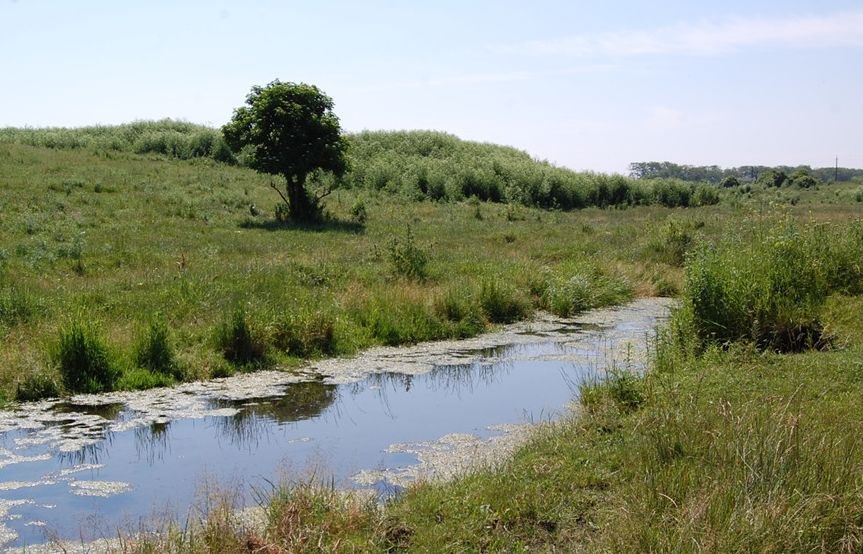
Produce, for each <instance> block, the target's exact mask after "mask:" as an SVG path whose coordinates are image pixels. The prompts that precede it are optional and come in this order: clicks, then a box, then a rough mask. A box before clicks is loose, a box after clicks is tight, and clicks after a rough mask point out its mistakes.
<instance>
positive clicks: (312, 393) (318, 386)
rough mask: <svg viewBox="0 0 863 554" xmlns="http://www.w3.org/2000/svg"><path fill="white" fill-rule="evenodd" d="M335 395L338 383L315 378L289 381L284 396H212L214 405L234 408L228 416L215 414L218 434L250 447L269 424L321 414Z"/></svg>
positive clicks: (332, 401)
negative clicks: (240, 399) (253, 398)
mask: <svg viewBox="0 0 863 554" xmlns="http://www.w3.org/2000/svg"><path fill="white" fill-rule="evenodd" d="M337 398H338V386H337V385H328V384H325V383H321V382H319V381H307V382H303V383H293V384H290V385H288V386H287V387H286V388H285V394H284V396H280V397H277V398H263V399H255V400H242V401H233V400H213V401H212V405H213V407H214V408H237V409H239V411H238V412H237V413H236V414H234V415H232V416H228V417H221V418H218V426H219V429H220V431H221V432H222V435H223V436H225V437H226V438H228V439H229V440H230V441H231V442H234V443H235V444H237V445H239V446H245V447H250V448H253V447H255V446H256V445H257V444H258V442H259V441H260V440H261V438H263V437H264V436H266V434H267V433H269V432H270V430H271V427H270V425H269V424H271V423H277V424H283V423H292V422H295V421H302V420H305V419H312V418H315V417H318V416H319V415H321V414H322V413H323V412H324V411H325V410H326V409H327V408H329V407H330V406H332V405H333V403H334V402H335V401H336V399H337Z"/></svg>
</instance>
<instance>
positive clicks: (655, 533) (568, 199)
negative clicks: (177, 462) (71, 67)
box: [0, 122, 863, 552]
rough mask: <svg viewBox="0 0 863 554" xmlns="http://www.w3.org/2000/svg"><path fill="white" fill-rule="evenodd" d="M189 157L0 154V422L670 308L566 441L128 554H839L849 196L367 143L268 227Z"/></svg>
mask: <svg viewBox="0 0 863 554" xmlns="http://www.w3.org/2000/svg"><path fill="white" fill-rule="evenodd" d="M213 133H214V131H212V130H208V129H205V128H198V127H195V126H187V125H186V124H178V123H176V122H160V123H138V124H132V125H129V126H121V127H116V128H91V129H79V130H2V131H0V139H2V140H0V183H2V188H0V200H2V205H3V214H4V217H3V219H2V221H0V229H2V233H0V348H2V350H0V390H2V391H3V392H2V394H3V398H4V399H5V400H6V401H10V400H13V399H14V398H16V397H17V398H19V399H21V400H26V399H34V398H39V397H41V396H48V395H55V394H61V393H68V392H72V391H77V390H81V391H95V390H107V389H110V388H118V387H120V388H141V387H147V386H154V385H158V384H167V383H171V382H176V381H178V380H190V379H198V378H208V377H213V376H222V375H228V374H231V373H234V372H237V371H251V370H254V369H256V368H262V367H278V368H281V369H285V370H290V369H291V368H296V367H299V366H300V365H301V364H302V363H303V360H304V359H307V358H310V357H319V356H333V355H343V354H349V353H353V352H356V351H358V350H359V349H363V348H367V347H369V346H373V345H380V344H392V345H395V344H405V343H413V342H418V341H424V340H435V339H443V338H458V337H465V336H471V335H474V334H476V333H478V332H480V331H482V330H486V329H489V328H491V327H493V326H495V325H497V324H499V323H504V322H510V321H514V320H518V319H523V318H526V317H529V316H530V315H531V314H533V313H534V312H535V311H537V310H548V311H551V312H553V313H556V314H558V315H561V316H567V315H572V314H574V313H578V312H579V311H582V310H585V309H587V308H590V307H595V306H601V305H613V304H618V303H621V302H622V301H624V300H626V299H629V298H632V297H636V296H647V295H656V294H663V295H670V296H679V298H680V299H681V307H680V309H679V310H678V311H677V312H676V313H675V315H674V317H673V318H672V321H671V322H670V323H669V325H668V327H667V329H665V330H664V332H663V333H662V334H661V335H660V337H659V338H658V340H657V341H656V344H655V345H654V359H653V362H652V366H651V368H650V370H649V371H648V372H647V373H646V374H645V375H636V374H633V373H632V372H629V371H626V368H619V371H617V370H616V371H612V372H610V373H609V377H608V379H607V380H605V381H602V382H599V383H593V384H590V385H587V386H585V387H584V388H583V389H582V390H581V391H580V398H581V402H582V409H581V410H580V411H579V415H578V417H573V418H571V419H565V420H562V421H559V422H556V423H554V424H552V425H550V426H549V427H548V428H547V429H546V430H544V431H542V432H540V433H539V434H538V435H537V437H536V439H535V440H534V441H533V442H531V443H530V444H529V445H528V446H527V447H526V448H524V449H522V450H520V451H519V452H518V453H517V454H516V455H515V456H514V458H513V459H512V460H510V461H508V462H506V463H505V464H503V465H502V466H500V467H497V468H494V469H485V470H477V471H476V472H473V473H470V474H469V475H465V476H463V477H461V478H458V479H456V480H454V481H452V482H449V483H444V484H441V483H421V484H418V485H416V486H413V487H410V488H408V489H407V490H406V491H405V492H404V493H403V494H402V495H400V496H398V497H397V498H396V499H394V500H392V501H391V502H389V503H388V504H386V505H385V506H383V507H381V506H378V505H377V504H375V503H374V502H369V501H366V500H364V499H361V498H352V497H345V496H344V495H342V494H339V493H336V492H334V491H332V490H331V489H328V488H327V487H325V486H323V487H322V486H320V485H319V484H316V483H311V484H301V485H299V486H297V485H296V484H295V485H293V486H286V487H284V488H279V489H277V490H276V491H275V492H274V494H273V495H272V498H270V499H268V503H267V504H266V507H267V524H266V525H265V526H264V528H263V529H249V528H247V527H245V526H244V525H242V524H241V523H240V522H239V520H237V519H236V518H235V515H234V514H233V513H232V512H231V511H230V510H227V509H224V510H222V509H217V508H214V509H213V511H212V512H211V513H209V514H208V518H207V519H206V522H205V523H202V524H201V526H199V527H197V528H194V529H193V528H189V529H185V530H183V531H182V532H174V531H176V530H174V531H170V532H167V533H166V534H165V535H164V536H162V537H160V538H156V539H153V541H154V542H153V543H147V542H146V541H145V542H141V543H135V544H134V545H132V544H131V543H130V546H129V549H130V550H136V549H137V550H141V551H147V549H150V550H151V551H162V550H176V551H207V550H221V551H238V552H241V551H248V550H254V549H255V548H258V549H264V548H266V549H269V550H268V551H273V552H280V551H302V550H304V549H305V550H310V551H311V550H315V549H319V548H324V549H332V550H337V549H350V548H355V549H358V550H388V549H396V550H416V551H423V550H428V549H435V548H440V549H443V550H455V551H458V550H477V551H479V550H501V549H517V548H518V547H525V548H528V549H552V548H555V547H557V548H560V549H563V550H568V549H573V548H583V549H587V550H591V549H593V550H597V551H632V550H635V551H639V550H641V551H644V550H649V551H650V550H652V551H667V550H675V549H690V548H691V549H693V550H708V551H735V550H740V551H743V550H747V551H752V550H761V551H764V550H773V551H812V550H826V551H847V552H854V551H859V550H860V548H861V545H863V526H861V519H860V518H861V514H863V501H861V498H863V496H861V490H863V481H861V478H860V475H863V450H861V445H860V440H859V437H858V436H857V435H856V434H855V433H854V432H853V431H849V430H854V429H858V428H859V427H860V425H861V424H863V421H861V416H860V410H859V399H860V395H861V393H863V377H861V375H863V374H861V365H860V363H859V360H860V358H861V347H863V328H861V325H860V321H859V317H858V315H859V312H860V309H861V307H863V306H861V300H860V293H861V288H863V262H861V260H863V246H861V245H863V234H861V227H860V225H861V224H860V216H861V211H863V203H861V198H863V195H861V192H860V191H861V184H860V182H859V181H854V180H853V179H854V178H855V177H853V176H851V177H849V180H848V181H845V182H840V183H830V184H827V183H824V182H820V183H819V182H811V181H808V180H806V179H805V175H802V174H801V175H797V176H796V177H795V178H794V179H792V182H791V184H790V185H789V184H786V183H784V182H783V183H780V185H779V186H777V185H776V179H775V178H774V177H775V175H774V176H771V175H768V176H765V177H764V178H763V179H761V180H760V181H759V179H757V178H755V179H752V180H751V181H747V182H741V181H740V180H738V182H737V183H731V184H730V185H729V186H724V187H723V186H719V185H718V184H694V183H691V182H686V181H681V180H675V179H671V178H666V177H663V178H660V179H656V180H651V179H630V178H626V177H622V176H606V175H594V174H580V173H574V172H571V171H568V170H565V169H562V168H557V167H554V166H552V165H550V164H547V163H544V162H538V161H535V160H531V159H530V158H529V156H527V155H526V154H524V153H522V152H519V151H517V150H514V149H511V148H502V147H497V146H493V145H488V144H478V143H469V142H464V141H460V140H458V139H456V138H455V137H452V136H450V135H445V134H441V133H430V132H416V133H378V132H369V133H361V134H358V135H354V136H351V137H349V139H348V140H349V143H350V150H349V157H350V169H349V170H348V171H347V172H346V173H345V174H344V175H343V176H342V177H341V178H340V179H341V180H342V181H341V182H340V183H339V184H340V185H341V188H340V189H338V190H336V191H335V192H334V193H332V194H331V195H329V196H328V197H327V198H326V201H325V209H326V213H327V215H326V217H325V218H324V219H322V220H320V221H317V222H314V223H305V224H297V223H290V222H287V223H286V222H280V221H278V220H277V218H276V217H275V211H276V206H277V205H278V203H279V202H280V200H279V199H278V197H275V195H274V194H273V193H272V190H271V189H270V178H269V177H267V176H262V175H259V174H256V173H255V172H253V171H251V170H249V169H248V168H246V167H245V166H244V165H243V163H244V161H243V157H242V153H233V152H230V149H226V148H224V147H223V145H222V143H221V142H220V137H219V136H218V134H215V135H213ZM194 137H197V138H194ZM206 137H209V138H206ZM163 143H164V146H163V145H162V144H163ZM198 143H200V144H201V146H200V147H198V146H194V147H193V144H198ZM204 143H206V145H205V144H204ZM148 145H150V146H148ZM152 145H155V146H152ZM169 145H172V146H169ZM205 146H206V147H205ZM193 152H194V153H193ZM786 177H787V176H786ZM329 178H330V177H327V176H325V175H314V176H312V179H322V180H326V179H329ZM795 180H796V181H797V184H794V181H795ZM323 184H324V185H326V183H323Z"/></svg>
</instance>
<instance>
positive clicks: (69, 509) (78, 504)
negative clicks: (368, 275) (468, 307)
mask: <svg viewBox="0 0 863 554" xmlns="http://www.w3.org/2000/svg"><path fill="white" fill-rule="evenodd" d="M641 308H643V309H639V306H638V305H636V306H635V307H634V308H633V307H630V308H629V310H630V312H631V313H626V312H625V311H623V312H621V311H616V312H612V315H611V316H610V317H605V318H603V317H593V319H591V317H587V318H585V320H584V321H583V322H581V323H579V322H557V321H553V322H547V324H545V325H541V326H538V328H539V329H540V330H536V329H534V328H529V327H522V328H519V329H512V330H510V331H509V332H510V333H511V335H507V336H504V337H503V338H505V339H506V340H509V341H511V343H510V344H495V342H500V340H497V341H494V340H493V341H491V344H490V345H485V346H483V345H484V344H486V343H484V342H482V340H479V341H473V342H471V341H466V342H465V343H464V345H460V346H462V348H458V347H454V346H453V345H452V344H450V345H449V346H447V347H446V348H445V349H440V350H439V351H438V352H437V353H436V354H435V353H429V350H428V348H442V347H440V346H438V347H425V346H422V347H417V348H414V349H390V350H386V352H385V353H383V354H380V355H378V356H377V357H376V358H374V359H375V360H377V362H375V363H373V364H369V363H368V360H365V361H364V360H363V358H362V356H361V357H360V358H358V359H357V360H355V361H353V362H352V361H345V360H342V361H341V362H340V363H341V364H342V365H343V366H344V367H345V368H346V370H345V371H346V372H341V373H339V372H335V371H333V372H330V373H329V374H326V372H325V369H322V368H318V370H319V371H322V372H324V373H323V374H319V375H316V376H303V377H299V378H292V380H293V382H285V383H280V382H279V381H274V382H269V383H268V385H267V386H266V387H263V391H262V393H261V395H260V396H255V394H254V390H252V389H249V388H245V389H243V391H244V392H243V394H239V395H238V394H236V392H237V390H238V386H239V385H237V383H239V381H237V382H232V381H229V380H228V381H226V382H225V383H223V385H222V386H223V388H222V389H219V390H221V391H223V393H222V392H220V393H219V394H215V393H213V392H212V390H209V389H195V388H194V387H192V388H187V389H183V388H180V389H179V390H173V391H164V392H161V393H160V392H159V391H150V392H146V393H124V394H118V395H114V396H103V397H98V398H94V397H76V398H74V399H73V400H72V401H66V402H43V403H36V404H32V405H25V406H22V407H21V408H20V409H19V410H18V411H16V412H5V413H3V415H4V416H5V420H4V419H3V418H2V417H0V545H2V546H6V547H20V546H24V545H31V544H37V543H43V542H45V541H46V540H51V539H54V538H63V539H75V540H79V539H80V540H83V541H88V540H93V539H96V538H100V537H103V536H112V535H114V536H115V535H116V529H117V528H118V527H121V528H125V529H137V528H138V526H139V524H140V523H141V522H142V521H146V520H147V519H148V518H152V517H154V516H157V519H158V516H164V515H165V514H167V515H170V516H172V517H175V518H179V519H180V520H182V519H183V518H184V517H186V515H187V513H188V510H189V507H190V506H193V509H194V507H196V506H197V507H199V508H201V509H204V504H205V503H206V501H205V497H206V493H207V491H208V490H212V488H213V487H214V485H215V486H218V487H219V488H222V489H228V490H233V491H236V492H237V494H238V495H240V496H241V497H244V498H245V500H246V501H248V502H249V503H251V502H253V498H254V492H255V491H266V490H268V488H269V487H270V486H271V483H275V482H279V481H280V480H281V479H283V478H286V477H287V478H303V477H308V476H309V475H312V474H314V475H315V476H317V477H318V478H326V479H332V480H333V481H334V483H335V484H336V485H337V486H342V487H351V486H359V485H358V484H357V483H356V482H355V481H353V480H352V479H351V477H352V476H356V475H357V474H359V473H360V472H364V471H365V472H367V471H368V470H381V471H379V472H378V473H374V472H373V473H372V474H377V475H380V477H379V478H376V479H377V480H372V481H371V482H370V483H369V482H368V481H365V482H366V483H367V484H370V485H371V486H373V487H374V488H376V489H377V490H378V491H379V492H382V493H391V492H393V491H394V490H398V486H397V485H395V484H393V482H390V480H389V479H388V478H387V474H388V473H387V472H398V471H399V470H400V469H403V468H405V467H408V466H412V465H413V464H416V463H417V461H418V460H417V455H416V453H415V451H414V450H412V449H410V448H401V449H400V448H392V445H394V444H399V443H417V442H424V441H428V442H433V441H437V440H438V439H440V438H441V437H444V436H445V435H450V434H452V433H470V434H472V435H474V436H476V437H479V438H480V439H483V438H488V437H491V436H492V435H494V434H495V433H498V432H499V431H495V430H493V429H496V428H495V427H493V426H495V425H498V424H519V423H530V422H538V421H544V420H548V419H551V418H555V417H558V416H559V415H561V414H562V413H563V411H564V410H565V409H566V405H567V403H568V402H569V401H570V400H571V399H572V398H573V395H574V394H575V393H577V385H578V383H579V382H581V381H582V380H583V379H585V378H589V377H590V378H595V377H596V376H597V375H601V374H602V371H603V368H604V367H606V365H607V364H608V363H610V362H611V360H612V358H614V357H615V356H617V358H618V360H617V362H616V363H627V364H630V365H632V366H637V365H638V363H639V362H638V360H639V359H640V358H639V356H637V355H636V354H634V352H637V351H640V350H643V347H644V344H645V342H646V340H647V337H648V335H649V333H650V330H651V329H652V327H653V326H654V325H655V323H656V321H657V319H658V318H661V317H663V316H664V314H665V304H660V305H657V306H652V305H651V306H648V308H644V307H641ZM486 342H488V341H486ZM465 345H467V346H465ZM626 345H629V346H626ZM614 352H617V354H614ZM621 352H623V353H624V354H623V358H625V359H624V360H623V361H621V354H620V353H621ZM380 360H383V362H381V361H380ZM417 360H419V361H421V362H422V363H424V364H426V365H425V366H423V367H424V370H423V371H417V372H414V373H410V372H408V373H403V372H395V371H386V370H381V367H382V365H383V366H386V365H387V364H390V361H391V362H392V363H391V365H392V366H393V367H398V368H400V369H402V370H404V369H405V367H404V364H405V363H407V361H411V363H413V362H416V361H417ZM435 360H437V361H438V362H440V361H441V360H442V361H443V362H444V363H437V362H436V361H435ZM352 364H354V365H353V366H352ZM364 364H365V365H369V367H371V366H374V368H373V369H372V370H370V371H372V372H371V373H366V374H365V375H363V376H361V377H360V378H358V379H356V380H354V381H352V382H351V380H350V379H347V378H346V377H345V375H356V373H355V370H356V366H363V365H364ZM360 374H362V372H360ZM277 378H278V376H277ZM290 380H291V379H289V381H290ZM235 385H236V386H235ZM202 386H203V385H202ZM207 386H209V385H207ZM181 407H182V409H181ZM184 410H185V411H184Z"/></svg>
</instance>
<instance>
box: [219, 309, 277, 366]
mask: <svg viewBox="0 0 863 554" xmlns="http://www.w3.org/2000/svg"><path fill="white" fill-rule="evenodd" d="M216 344H217V345H218V347H219V349H220V350H221V352H222V356H224V358H225V360H227V361H229V362H231V363H233V364H236V365H240V366H253V365H261V364H263V363H264V362H265V361H266V356H267V346H268V345H267V341H266V338H265V337H264V336H263V332H262V331H261V330H260V329H258V328H255V327H253V326H252V324H251V323H250V321H249V316H248V314H247V313H246V310H245V309H243V308H241V307H238V308H235V309H234V311H233V312H232V313H231V316H230V317H229V318H228V319H226V320H225V321H224V322H222V324H221V325H220V326H219V328H218V329H217V332H216Z"/></svg>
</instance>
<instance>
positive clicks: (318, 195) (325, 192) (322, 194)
mask: <svg viewBox="0 0 863 554" xmlns="http://www.w3.org/2000/svg"><path fill="white" fill-rule="evenodd" d="M334 190H336V187H329V188H327V189H326V190H325V191H324V192H322V193H321V194H315V202H320V200H321V198H323V197H325V196H329V195H330V194H332V193H333V191H334Z"/></svg>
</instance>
